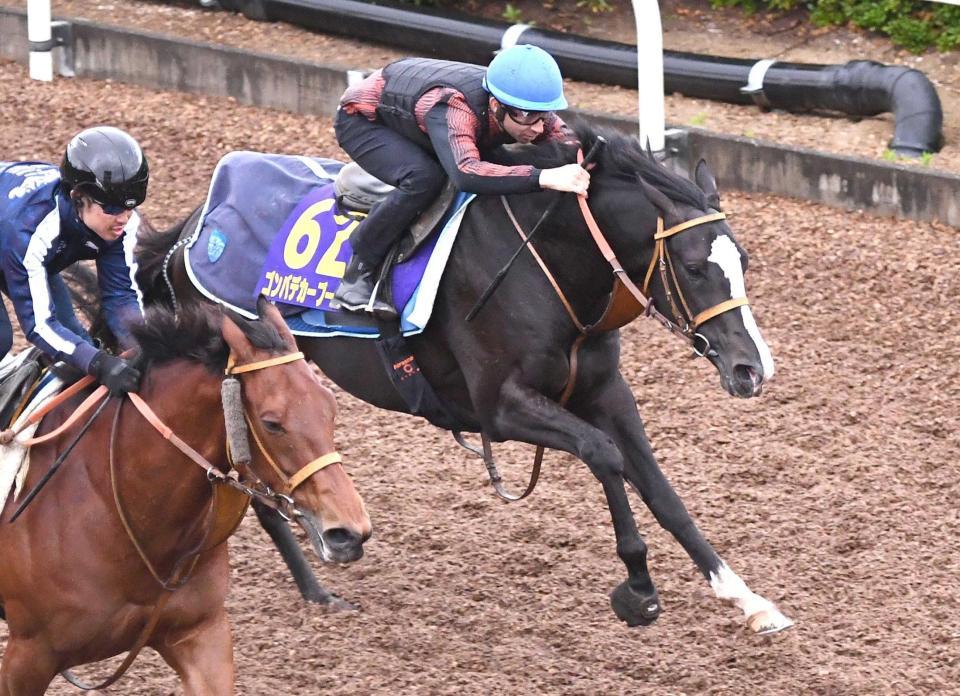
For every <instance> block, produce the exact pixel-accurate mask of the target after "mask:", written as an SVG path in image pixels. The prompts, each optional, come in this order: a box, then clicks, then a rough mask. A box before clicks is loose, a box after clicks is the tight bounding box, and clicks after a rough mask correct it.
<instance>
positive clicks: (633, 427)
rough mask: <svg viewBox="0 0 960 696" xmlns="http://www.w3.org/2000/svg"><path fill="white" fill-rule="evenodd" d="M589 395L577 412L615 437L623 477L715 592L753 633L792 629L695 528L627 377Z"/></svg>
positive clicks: (790, 622) (616, 379)
mask: <svg viewBox="0 0 960 696" xmlns="http://www.w3.org/2000/svg"><path fill="white" fill-rule="evenodd" d="M590 396H591V399H590V402H589V403H583V404H578V405H577V406H578V408H577V412H582V413H583V414H584V418H585V419H586V420H588V421H590V422H592V423H594V424H595V425H596V426H597V427H599V428H600V429H601V430H604V431H605V432H607V433H609V434H610V435H611V436H612V437H613V438H614V440H615V441H616V442H617V444H618V446H619V447H620V451H621V452H622V453H623V455H624V477H625V478H626V479H627V480H628V481H629V482H630V483H631V484H632V485H633V486H634V488H636V490H637V492H638V493H639V494H640V496H641V497H642V498H643V502H644V503H646V505H647V507H648V508H650V511H651V512H652V513H653V516H654V517H656V519H657V522H659V523H660V526H661V527H663V528H664V529H666V530H667V531H668V532H670V533H671V534H672V535H673V536H674V538H676V540H677V541H678V542H679V543H680V545H681V546H683V548H684V549H685V550H686V551H687V553H688V554H689V555H690V558H691V559H693V562H694V563H696V564H697V567H698V568H699V569H700V572H701V573H703V576H704V577H705V578H706V579H707V581H708V582H709V583H710V586H711V587H712V588H713V591H714V593H715V594H716V596H717V597H718V598H720V599H722V600H725V601H728V602H731V603H732V604H734V605H736V606H737V607H739V608H740V609H741V610H742V611H743V613H744V615H745V616H746V619H747V625H748V626H749V627H750V628H751V629H753V630H754V631H755V632H757V633H775V632H777V631H782V630H783V629H786V628H790V626H792V625H793V622H792V621H791V620H790V619H788V618H787V617H786V616H784V615H783V614H781V613H780V611H779V610H778V609H777V608H776V606H775V605H774V604H773V603H772V602H770V601H769V600H767V599H764V598H763V597H761V596H760V595H758V594H755V593H754V592H753V591H751V590H750V588H749V587H747V585H746V583H745V582H744V581H743V580H742V579H741V578H740V577H739V576H738V575H737V574H736V573H734V572H733V571H732V570H731V569H730V567H729V566H728V565H727V564H726V563H725V562H724V561H723V560H722V559H721V558H720V556H719V555H717V552H716V551H715V550H714V549H713V547H712V546H711V545H710V543H709V542H708V541H707V540H706V539H705V538H704V536H703V534H702V533H701V532H700V530H699V529H698V528H697V525H696V523H695V522H694V521H693V519H692V518H691V517H690V513H689V512H687V508H686V507H685V506H684V504H683V501H681V500H680V497H679V496H678V495H677V493H676V491H674V490H673V486H671V485H670V482H669V481H668V480H667V478H666V477H665V476H664V475H663V472H662V471H661V470H660V467H659V465H658V464H657V461H656V459H655V458H654V456H653V451H652V449H651V448H650V442H649V440H647V436H646V434H645V433H644V429H643V421H642V420H641V419H640V414H639V413H638V412H637V408H636V400H635V399H634V397H633V394H632V392H631V391H630V387H629V386H628V385H627V384H626V382H624V381H623V379H622V378H621V377H620V376H619V375H617V377H616V378H615V379H614V380H613V382H612V383H611V384H610V385H609V386H608V387H606V388H604V389H600V390H598V391H596V392H595V393H593V394H591V395H590Z"/></svg>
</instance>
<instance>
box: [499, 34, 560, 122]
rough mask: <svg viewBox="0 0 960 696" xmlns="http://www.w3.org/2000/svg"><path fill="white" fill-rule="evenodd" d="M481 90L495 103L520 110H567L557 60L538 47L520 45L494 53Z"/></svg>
mask: <svg viewBox="0 0 960 696" xmlns="http://www.w3.org/2000/svg"><path fill="white" fill-rule="evenodd" d="M483 88H484V89H486V90H487V91H488V92H490V94H492V95H493V96H494V97H496V98H497V100H498V101H499V102H500V103H502V104H506V105H507V106H512V107H514V108H515V109H523V110H524V111H556V110H558V109H566V108H567V100H566V99H565V98H564V97H563V77H562V76H561V75H560V68H559V67H558V66H557V61H555V60H554V59H553V56H551V55H550V54H549V53H547V52H546V51H544V50H543V49H542V48H538V47H537V46H532V45H530V44H520V45H518V46H511V47H510V48H508V49H506V50H504V51H501V52H500V53H498V54H497V55H496V56H495V57H494V59H493V60H492V61H490V65H489V66H488V67H487V74H486V75H485V76H484V78H483Z"/></svg>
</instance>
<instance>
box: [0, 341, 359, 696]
mask: <svg viewBox="0 0 960 696" xmlns="http://www.w3.org/2000/svg"><path fill="white" fill-rule="evenodd" d="M303 359H304V355H303V353H301V352H296V353H288V354H286V355H281V356H278V357H274V358H270V359H267V360H260V361H257V362H252V363H245V364H242V365H236V364H234V358H233V354H232V353H231V355H230V358H229V361H228V363H227V368H226V370H225V375H226V377H225V381H227V380H231V379H234V380H235V379H236V377H234V375H239V374H243V373H245V372H253V371H255V370H262V369H266V368H269V367H273V366H275V365H283V364H285V363H289V362H294V361H297V360H303ZM92 382H93V378H92V377H85V378H84V379H82V380H80V381H79V382H77V383H76V384H74V385H72V386H71V387H70V388H68V389H66V390H64V392H61V394H60V395H58V396H57V397H55V398H54V399H51V401H52V402H54V403H49V402H48V403H47V404H44V406H43V407H42V408H41V409H39V410H38V411H40V413H39V414H38V415H37V418H36V420H39V418H40V417H42V415H43V414H45V413H48V412H49V411H50V410H51V409H52V408H54V407H55V406H56V405H58V404H60V403H62V402H63V401H65V400H66V399H68V398H70V397H71V396H73V395H74V394H76V393H77V392H79V391H80V390H82V389H83V388H84V387H86V386H87V385H89V384H91V383H92ZM105 396H107V388H106V387H103V386H101V387H99V388H97V390H96V391H94V392H93V394H91V395H90V396H89V397H87V399H86V400H85V401H84V402H83V403H82V404H81V405H80V407H79V408H77V410H76V411H75V412H74V413H73V414H71V415H70V417H69V418H68V419H67V421H65V422H64V423H63V424H62V425H61V426H60V427H58V428H57V429H56V430H54V431H52V432H50V433H47V434H46V435H43V436H41V437H36V438H30V439H29V440H24V441H23V442H20V443H19V444H21V445H23V446H27V447H29V446H31V445H35V444H39V443H41V442H47V441H49V440H52V439H53V438H55V437H58V436H60V435H61V434H63V433H64V432H65V431H66V430H68V429H69V428H70V427H71V426H72V425H73V424H74V423H76V422H77V420H78V419H79V418H80V417H81V416H82V415H83V413H84V412H85V411H88V410H90V409H91V408H92V407H93V406H94V405H95V404H96V403H97V402H99V401H100V400H101V399H103V398H104V397H105ZM127 396H128V397H129V398H130V402H131V403H132V404H133V405H134V407H135V408H136V409H137V411H138V412H139V413H140V414H141V415H142V416H143V418H144V419H145V420H146V421H147V422H148V423H150V425H151V426H153V428H154V429H155V430H156V431H157V432H159V433H160V435H161V436H162V437H163V438H164V439H165V440H167V441H168V442H170V444H172V445H173V446H174V447H176V448H177V449H178V450H179V451H180V452H181V453H183V454H184V455H186V457H187V458H188V459H189V460H190V461H192V462H193V463H194V464H196V465H197V466H199V467H200V468H201V469H203V472H204V475H205V476H206V478H207V480H208V481H209V482H210V484H211V486H213V488H212V491H213V495H212V498H211V500H210V504H209V506H208V507H207V511H206V513H205V514H204V520H203V528H204V532H203V534H202V535H201V538H200V540H199V542H197V543H196V544H195V545H194V546H193V548H192V549H190V550H189V551H188V552H187V553H185V554H184V555H182V556H181V557H180V558H179V559H177V561H176V562H175V563H174V564H173V570H172V571H171V572H170V574H169V575H168V576H167V577H166V578H163V577H161V575H160V574H159V572H158V571H157V569H156V566H155V565H154V564H153V563H152V562H151V560H150V559H149V557H148V556H147V553H146V551H145V550H144V547H143V544H142V543H141V542H140V541H139V540H138V539H137V536H136V534H135V533H134V531H133V527H132V525H131V524H130V521H129V515H128V513H127V511H126V508H125V506H124V504H123V502H122V501H121V499H120V493H119V489H118V487H117V471H116V458H115V456H114V445H115V443H116V438H117V432H118V426H119V421H120V412H121V411H122V408H117V410H116V413H115V414H114V420H113V426H112V428H111V432H110V447H109V463H110V485H111V489H112V493H113V500H114V505H115V507H116V510H117V514H118V515H119V517H120V521H121V523H122V525H123V528H124V530H125V531H126V533H127V537H128V538H129V539H130V541H131V543H132V544H133V546H134V548H135V549H136V551H137V554H138V555H139V556H140V559H141V560H142V561H143V564H144V565H145V566H146V568H147V570H148V571H149V572H150V575H151V576H153V578H154V580H156V581H157V583H158V584H159V585H160V587H161V589H162V590H163V591H164V594H162V595H161V596H160V598H159V599H158V600H157V603H156V604H155V605H154V608H153V610H152V611H151V614H150V618H149V619H148V621H147V624H146V625H145V626H144V628H143V630H142V631H141V633H140V636H139V637H138V639H137V641H136V643H135V644H134V646H133V647H132V648H131V649H130V650H129V651H128V653H127V656H126V657H125V658H124V660H123V662H122V663H121V664H120V666H119V667H117V669H116V670H115V671H114V673H113V674H112V675H111V676H110V677H109V678H107V679H106V680H104V681H103V682H101V683H100V684H96V685H89V684H86V683H84V682H82V681H80V680H79V679H78V678H77V677H76V676H75V675H74V674H73V673H72V672H71V671H70V670H64V671H63V672H61V676H63V677H64V679H66V680H67V681H68V682H70V683H71V684H73V685H74V686H76V687H78V688H80V689H83V690H84V691H91V690H98V689H104V688H107V687H108V686H110V685H112V684H114V683H116V681H117V680H118V679H120V678H121V677H122V676H123V674H124V673H125V672H126V671H127V670H128V669H129V668H130V666H131V665H132V664H133V662H134V660H135V659H136V658H137V655H138V654H139V653H140V651H141V650H142V649H143V648H144V647H145V646H146V644H147V642H148V641H149V640H150V637H151V635H152V634H153V631H154V629H155V628H156V626H157V623H158V622H159V620H160V615H161V613H162V610H163V608H164V606H165V605H166V604H167V602H168V601H169V599H170V597H172V596H173V593H174V592H175V591H176V590H177V589H179V588H180V587H183V585H185V584H186V583H187V582H188V581H189V580H190V578H191V577H192V574H193V571H194V569H195V568H196V565H197V562H198V561H199V559H200V555H201V554H202V553H203V552H204V551H207V550H209V549H212V548H215V547H216V546H218V545H220V544H222V543H223V542H224V541H226V540H227V539H228V538H229V537H230V536H231V535H232V534H233V532H234V531H235V530H236V528H237V527H238V526H239V525H240V522H241V521H242V520H243V517H244V515H245V514H246V511H247V506H248V505H249V503H250V500H251V499H254V498H255V499H257V500H259V501H260V502H262V503H264V504H266V505H268V506H270V507H272V508H273V509H275V510H276V511H277V512H278V513H279V514H280V515H281V516H283V517H284V519H286V520H288V521H289V520H291V519H294V518H297V517H302V516H303V514H304V513H303V512H302V511H301V510H300V509H299V508H298V507H297V505H296V503H295V502H294V500H293V497H292V495H293V492H294V491H295V490H296V489H297V487H298V486H300V485H301V484H302V483H304V482H305V481H306V480H308V479H309V478H310V477H311V476H313V475H314V474H316V473H317V472H319V471H321V470H323V469H324V468H326V467H327V466H329V465H331V464H335V463H338V462H341V461H342V459H341V456H340V454H339V453H337V452H330V453H328V454H324V455H321V456H320V457H317V458H316V459H314V460H312V461H310V462H308V463H307V464H305V465H304V466H303V467H301V468H300V469H299V470H298V471H297V472H296V473H295V474H293V475H292V476H290V477H287V475H286V474H285V473H284V472H283V471H282V470H281V469H280V467H279V466H278V465H277V463H276V461H274V459H273V457H271V456H270V453H269V452H268V451H267V449H266V448H265V447H264V445H263V442H262V441H261V440H260V438H259V437H258V436H257V433H256V431H255V430H254V429H253V428H252V427H249V430H248V432H250V433H251V434H252V435H253V439H254V442H255V443H256V445H257V448H258V449H259V451H260V453H261V454H262V455H263V457H264V459H266V460H267V462H268V463H269V465H270V467H271V468H272V469H273V471H274V472H275V473H276V474H277V476H278V477H279V480H280V481H281V486H280V488H281V490H280V491H274V490H273V489H272V488H271V487H270V486H269V485H267V484H265V483H263V482H262V481H261V480H260V479H259V478H258V477H256V475H255V474H253V472H252V471H251V470H250V467H249V461H247V462H239V464H240V465H241V466H244V468H246V469H247V473H248V474H249V475H251V476H252V478H253V483H252V484H249V485H248V484H246V483H244V482H243V481H241V480H240V472H239V471H238V467H237V463H235V462H234V459H233V457H232V456H231V452H230V447H229V442H230V440H229V433H228V440H227V442H228V447H227V460H228V462H229V463H230V469H229V471H227V472H226V473H225V472H223V471H221V470H220V469H218V468H217V467H216V466H215V465H213V464H212V463H211V462H210V461H209V460H207V459H206V458H205V457H204V456H203V455H202V454H200V453H199V452H197V450H195V449H194V448H193V447H191V446H190V445H189V444H187V443H186V442H184V441H183V440H182V439H181V438H180V437H179V436H177V434H176V433H174V432H173V430H172V429H171V428H170V427H169V426H167V425H166V424H165V423H164V422H163V421H161V420H160V418H159V417H158V416H157V414H156V413H155V412H154V411H153V409H152V408H150V406H149V405H148V404H147V403H146V402H145V401H144V400H143V399H142V398H141V397H140V396H139V395H137V394H135V393H132V392H131V393H129V394H127ZM224 405H225V407H226V402H225V404H224ZM244 418H245V420H246V423H247V425H248V426H250V419H249V416H248V415H247V414H246V412H245V413H244ZM14 434H15V433H13V432H12V431H5V432H4V433H3V434H2V435H7V436H8V437H10V438H12V435H14ZM216 484H223V485H226V486H227V487H229V488H231V489H233V490H234V491H236V492H238V493H239V494H241V495H242V496H244V497H243V498H242V501H243V502H242V504H241V505H239V506H237V510H236V512H233V514H231V515H230V517H229V518H227V524H225V525H218V524H217V522H218V519H219V518H218V515H217V514H216V513H217V506H218V500H219V497H220V496H219V494H218V491H219V488H218V487H217V485H216ZM231 512H232V511H231ZM218 526H220V527H221V529H218V530H217V531H218V533H217V534H214V529H215V528H217V527H218Z"/></svg>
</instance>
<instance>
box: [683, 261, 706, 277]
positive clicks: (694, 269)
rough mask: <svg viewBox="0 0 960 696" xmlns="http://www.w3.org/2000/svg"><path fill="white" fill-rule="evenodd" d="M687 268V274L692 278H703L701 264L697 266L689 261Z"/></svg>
mask: <svg viewBox="0 0 960 696" xmlns="http://www.w3.org/2000/svg"><path fill="white" fill-rule="evenodd" d="M686 269H687V274H688V275H689V276H690V277H691V278H703V269H701V268H700V266H697V265H695V264H692V263H688V264H687V265H686Z"/></svg>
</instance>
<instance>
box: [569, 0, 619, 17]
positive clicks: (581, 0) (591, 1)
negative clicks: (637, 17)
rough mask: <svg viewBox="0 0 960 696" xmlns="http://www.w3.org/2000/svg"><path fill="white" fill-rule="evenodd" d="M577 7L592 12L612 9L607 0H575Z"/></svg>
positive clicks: (597, 12) (596, 12)
mask: <svg viewBox="0 0 960 696" xmlns="http://www.w3.org/2000/svg"><path fill="white" fill-rule="evenodd" d="M577 7H580V8H583V9H586V10H590V12H592V13H593V14H599V13H601V12H610V11H612V10H613V5H611V4H610V3H609V2H607V0H577Z"/></svg>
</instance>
